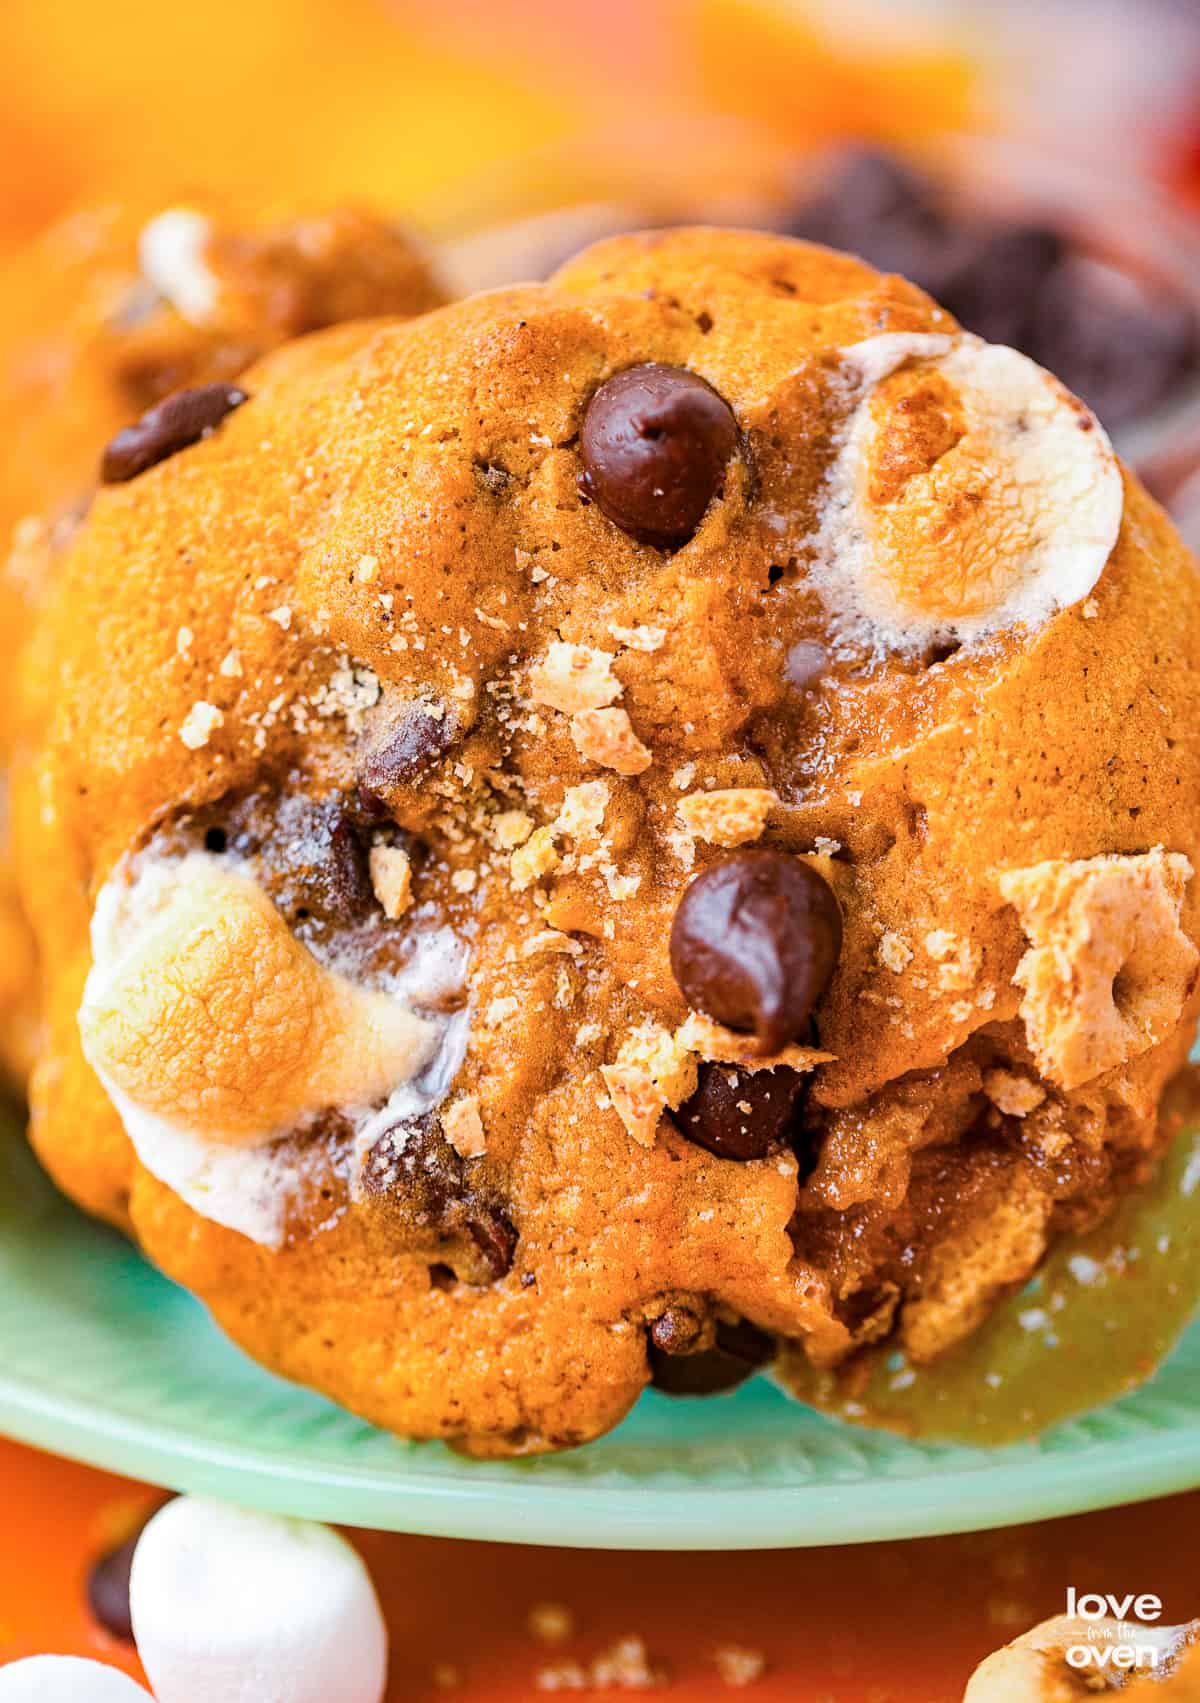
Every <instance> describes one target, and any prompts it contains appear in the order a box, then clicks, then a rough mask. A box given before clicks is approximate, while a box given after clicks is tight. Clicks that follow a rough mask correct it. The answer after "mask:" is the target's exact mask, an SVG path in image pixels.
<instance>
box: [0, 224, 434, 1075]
mask: <svg viewBox="0 0 1200 1703" xmlns="http://www.w3.org/2000/svg"><path fill="white" fill-rule="evenodd" d="M181 213H182V215H183V219H184V222H185V223H184V228H183V233H182V234H183V235H184V237H185V238H186V239H187V241H185V244H184V249H183V252H182V258H180V256H179V255H178V254H177V255H175V256H174V257H173V258H172V256H171V254H170V248H171V231H170V229H169V224H170V221H171V220H175V221H177V222H178V220H179V218H180V214H181ZM187 221H191V222H192V223H191V226H190V229H189V227H188V225H187ZM155 227H158V228H159V229H160V230H162V231H165V234H166V236H167V239H168V241H167V245H166V246H167V250H168V255H167V263H166V264H165V266H164V264H163V262H162V260H161V257H160V258H158V259H156V252H157V251H161V250H162V249H163V243H162V242H161V241H159V242H157V243H156V242H155V241H154V240H153V238H151V239H150V240H148V239H147V234H146V233H147V231H148V230H149V231H153V230H154V228H155ZM189 243H190V246H191V249H192V250H194V252H189V251H188V245H189ZM174 246H175V249H176V250H179V248H180V244H179V242H178V240H176V241H175V244H174ZM139 247H140V249H141V259H139ZM189 276H190V277H191V279H192V285H193V287H192V290H191V292H190V293H189V291H188V289H187V283H188V278H189ZM197 281H198V282H199V284H200V291H199V299H195V298H196V289H195V284H196V282H197ZM181 284H182V286H183V288H182V290H181V289H180V285H181ZM163 288H166V289H171V288H174V289H175V291H176V293H177V294H178V295H179V298H180V299H179V302H176V301H174V300H172V299H170V297H169V296H168V295H164V294H163V293H162V289H163ZM443 299H444V297H443V292H442V290H441V288H440V287H439V285H438V283H437V280H436V278H435V277H434V274H433V271H432V269H431V266H430V262H429V260H428V258H427V256H426V255H425V254H424V252H423V251H422V250H421V248H420V247H419V246H418V245H417V244H415V243H414V242H413V240H412V238H411V237H410V236H408V235H407V234H405V233H404V232H403V231H401V230H399V229H398V228H397V227H395V226H394V225H393V224H391V223H390V222H389V221H386V220H384V219H381V218H378V217H376V216H375V215H372V214H369V213H366V212H363V211H359V210H357V209H354V208H339V209H333V210H330V211H327V212H326V211H320V212H317V211H307V212H305V213H303V214H296V213H295V212H293V211H291V210H284V209H271V210H258V211H257V212H255V213H254V214H253V215H247V214H246V213H245V212H244V211H239V210H236V209H232V208H228V207H224V206H223V207H219V208H218V207H216V206H213V205H209V204H208V203H207V202H203V203H192V204H190V205H189V208H188V209H187V210H186V211H185V210H182V209H175V210H169V211H168V212H167V214H166V216H165V220H164V216H163V215H162V214H161V213H159V212H156V214H155V217H154V218H153V219H150V218H147V217H142V216H137V215H135V214H134V212H133V211H132V210H131V209H121V208H116V207H110V208H96V209H92V210H90V211H87V212H81V213H78V214H76V215H74V216H73V217H71V218H69V219H66V220H64V221H62V222H61V223H60V224H58V225H56V226H55V227H54V228H53V229H52V230H50V231H49V232H48V233H47V234H46V235H45V236H44V237H42V238H41V239H40V240H39V241H38V242H37V243H35V244H33V245H31V246H30V248H29V250H28V251H27V252H26V253H25V254H24V255H23V256H21V257H20V258H19V259H17V260H16V261H15V262H12V263H10V264H9V265H8V266H7V267H6V268H5V271H4V274H3V277H2V278H0V438H2V439H3V442H4V455H3V458H2V462H0V556H3V555H4V554H8V561H7V563H6V564H5V566H4V569H3V572H2V573H0V762H2V763H7V760H8V757H9V754H10V752H11V750H12V747H13V743H14V739H15V727H14V720H15V715H16V706H15V702H14V687H13V682H14V680H15V677H16V672H17V661H16V659H17V656H18V652H19V649H20V646H21V644H22V643H23V640H24V637H25V633H26V630H27V628H28V626H29V624H30V622H31V620H32V618H33V614H34V611H35V609H36V606H37V604H38V602H39V601H40V598H41V595H42V590H43V588H44V586H45V583H46V581H47V579H48V577H49V574H50V572H51V570H52V566H53V562H54V559H55V558H56V556H57V555H58V554H59V552H60V551H61V549H62V547H63V545H64V544H65V542H66V540H67V539H68V538H69V536H70V534H71V532H72V531H73V529H74V527H75V526H76V525H77V524H78V521H79V519H80V517H81V515H82V514H83V512H84V511H85V510H86V507H87V504H88V502H89V500H90V497H91V493H92V489H93V487H94V484H95V482H96V479H97V477H98V471H99V462H100V452H101V450H102V448H103V446H104V444H105V443H106V442H107V441H108V439H109V438H111V437H112V436H113V434H114V433H115V432H117V431H119V430H120V429H121V428H122V427H124V426H127V425H129V424H130V422H131V421H133V420H135V419H136V418H137V417H138V416H139V415H140V414H141V413H142V412H143V410H145V409H146V408H148V407H150V406H151V405H153V404H154V403H156V402H158V401H160V400H161V399H162V397H164V396H165V395H167V394H168V393H169V392H171V391H173V390H177V389H180V388H183V387H185V386H188V385H194V384H204V383H209V382H212V381H215V380H219V379H234V378H236V377H237V375H238V374H239V373H240V372H241V371H242V370H243V369H244V368H245V367H246V366H248V365H249V364H250V363H251V362H253V361H254V360H256V359H258V357H259V356H260V355H262V354H263V353H265V352H266V351H267V350H269V349H273V348H275V347H276V346H277V345H279V344H281V343H283V342H285V341H287V340H288V339H290V338H295V337H299V336H301V335H303V334H304V333H307V332H311V331H314V330H317V329H319V328H321V327H323V326H328V325H334V324H337V323H339V322H341V321H344V320H349V319H362V318H363V317H366V316H370V315H380V314H389V315H391V314H408V313H419V312H422V311H424V310H425V309H427V308H430V307H433V306H436V305H437V304H438V303H439V302H440V301H441V300H443ZM185 310H186V311H185ZM6 840H7V833H6V831H5V830H4V828H3V824H2V822H0V843H2V842H4V841H6ZM0 859H2V861H0V944H2V946H3V950H2V951H0V1065H3V1067H4V1068H6V1069H7V1071H8V1073H9V1075H10V1076H11V1077H12V1079H13V1080H14V1081H15V1082H23V1081H24V1079H25V1077H26V1076H27V1075H28V1072H29V1069H30V1067H31V1064H32V1061H33V1056H34V1051H35V1036H36V1013H35V1001H34V987H35V978H36V970H35V966H34V948H33V941H32V939H31V938H30V936H29V932H28V929H27V928H26V926H25V924H24V920H23V918H22V916H21V913H20V909H19V906H18V905H17V903H16V899H15V895H14V894H13V892H12V885H13V882H12V875H11V872H10V870H9V869H8V868H7V853H6V852H5V853H0Z"/></svg>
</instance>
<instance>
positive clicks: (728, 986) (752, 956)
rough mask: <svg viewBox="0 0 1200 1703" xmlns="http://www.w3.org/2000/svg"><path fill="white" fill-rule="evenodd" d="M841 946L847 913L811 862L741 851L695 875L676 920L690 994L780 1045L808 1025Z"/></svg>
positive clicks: (703, 1007) (675, 945) (680, 978)
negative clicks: (840, 906)
mask: <svg viewBox="0 0 1200 1703" xmlns="http://www.w3.org/2000/svg"><path fill="white" fill-rule="evenodd" d="M841 949H842V913H841V910H840V908H839V906H838V902H837V899H836V898H835V897H834V894H833V890H832V889H831V888H830V886H829V884H828V883H827V882H826V881H824V880H823V879H822V878H821V876H820V875H818V874H817V872H816V870H815V869H813V868H812V866H811V865H810V864H807V863H803V862H801V860H800V859H799V858H796V857H789V856H788V855H787V854H786V853H785V852H776V851H740V852H734V853H732V855H731V856H729V857H726V858H722V859H721V861H720V862H719V863H714V864H713V865H712V866H711V867H710V868H708V869H706V870H705V871H704V873H703V874H702V875H698V876H697V877H696V879H695V880H694V881H693V882H692V884H691V886H690V887H689V888H688V889H687V891H686V893H685V894H684V895H683V898H682V899H681V900H680V903H679V908H678V910H677V911H676V912H675V920H674V922H673V923H672V926H671V968H672V970H673V971H674V972H675V980H676V981H677V982H678V983H679V986H680V989H681V990H682V992H683V996H684V998H685V999H686V1000H687V1002H688V1004H689V1005H690V1006H692V1007H693V1009H694V1010H696V1011H703V1012H705V1013H706V1014H707V1015H708V1016H709V1017H713V1018H715V1019H716V1021H717V1022H718V1023H724V1024H725V1025H726V1026H727V1027H728V1028H730V1029H738V1030H742V1031H752V1032H753V1033H754V1034H756V1035H757V1036H758V1039H759V1041H760V1042H761V1043H762V1045H763V1047H764V1048H765V1050H767V1051H768V1052H778V1051H779V1049H780V1048H781V1047H785V1046H787V1045H788V1043H789V1042H791V1041H795V1040H797V1039H798V1038H799V1037H800V1036H801V1035H804V1034H806V1032H807V1026H808V1019H809V1016H810V1014H811V1012H812V1009H813V1007H814V1006H815V1005H816V1003H817V1001H818V1000H819V999H820V997H821V995H822V994H823V993H824V991H825V989H826V988H827V987H828V985H829V982H830V979H831V978H832V976H833V972H834V969H835V968H836V966H837V960H838V955H839V953H840V952H841Z"/></svg>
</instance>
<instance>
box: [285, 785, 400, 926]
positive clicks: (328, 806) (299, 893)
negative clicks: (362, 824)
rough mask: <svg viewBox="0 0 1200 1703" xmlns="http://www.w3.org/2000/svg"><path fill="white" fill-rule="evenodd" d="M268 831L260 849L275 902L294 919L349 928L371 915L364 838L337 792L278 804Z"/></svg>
mask: <svg viewBox="0 0 1200 1703" xmlns="http://www.w3.org/2000/svg"><path fill="white" fill-rule="evenodd" d="M273 828H274V832H273V835H272V839H271V842H270V844H269V845H268V846H267V847H265V848H264V849H265V850H266V851H267V855H268V857H269V860H270V862H271V864H272V867H273V870H274V873H275V874H276V875H277V877H278V880H279V892H278V894H277V895H275V897H276V902H277V903H279V904H280V905H281V906H282V908H283V909H284V910H285V911H287V912H288V913H289V914H290V915H291V917H292V919H293V920H294V921H297V922H306V921H312V922H315V923H318V924H322V925H328V926H332V927H336V928H349V927H352V926H353V925H354V924H355V923H359V922H362V921H363V920H364V919H365V918H366V917H368V916H369V915H371V914H372V913H373V912H374V910H375V909H376V899H375V891H374V888H373V887H372V885H371V875H370V870H369V868H368V861H367V857H368V854H367V848H366V845H365V843H364V840H365V836H364V835H363V834H362V833H361V832H360V831H359V828H358V824H357V822H356V820H355V813H354V811H353V810H352V809H351V808H350V807H349V803H348V800H347V799H346V798H344V797H343V796H342V795H341V794H340V793H338V794H334V795H333V796H332V797H330V798H326V799H321V800H320V801H315V800H313V799H310V798H306V797H304V796H303V794H295V795H293V796H292V797H288V798H283V799H281V800H279V802H278V803H277V805H276V809H275V819H274V823H273Z"/></svg>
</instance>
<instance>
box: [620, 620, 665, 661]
mask: <svg viewBox="0 0 1200 1703" xmlns="http://www.w3.org/2000/svg"><path fill="white" fill-rule="evenodd" d="M608 630H609V632H610V633H611V634H612V636H613V638H614V639H616V641H617V643H618V644H619V645H624V646H625V647H626V648H627V649H628V650H640V651H645V652H646V653H648V654H649V653H652V652H653V651H656V650H661V649H662V647H663V644H664V642H665V640H666V637H667V629H666V628H665V627H649V626H642V627H622V626H619V625H618V624H617V622H616V621H610V622H609V624H608Z"/></svg>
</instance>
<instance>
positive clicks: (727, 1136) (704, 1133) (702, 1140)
mask: <svg viewBox="0 0 1200 1703" xmlns="http://www.w3.org/2000/svg"><path fill="white" fill-rule="evenodd" d="M806 1081H807V1078H806V1077H805V1076H803V1075H802V1074H801V1072H800V1071H798V1070H791V1069H789V1067H788V1066H787V1065H782V1064H781V1065H777V1066H776V1068H775V1069H774V1070H738V1069H736V1068H735V1067H734V1066H733V1065H729V1064H705V1065H702V1066H701V1068H700V1084H699V1086H698V1088H697V1089H696V1092H695V1093H694V1094H693V1095H692V1097H691V1099H690V1100H686V1101H685V1102H684V1104H683V1105H682V1106H681V1107H680V1108H679V1110H678V1111H677V1112H676V1113H675V1122H676V1123H677V1124H678V1125H679V1128H680V1130H681V1131H682V1132H683V1134H684V1135H686V1136H687V1138H688V1140H689V1141H694V1142H695V1143H696V1144H697V1146H698V1147H703V1148H705V1149H707V1151H708V1152H709V1153H715V1154H716V1156H717V1158H718V1159H765V1158H766V1156H767V1154H768V1153H773V1152H775V1151H776V1150H777V1149H778V1148H780V1147H782V1146H783V1145H784V1143H785V1142H786V1140H787V1138H788V1135H789V1133H790V1131H791V1127H792V1125H793V1123H794V1121H795V1118H796V1113H797V1111H798V1110H799V1107H800V1105H801V1103H802V1101H803V1097H804V1087H805V1083H806Z"/></svg>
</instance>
